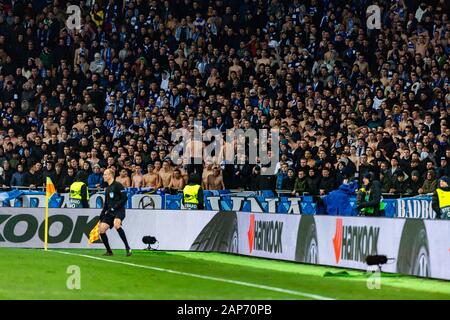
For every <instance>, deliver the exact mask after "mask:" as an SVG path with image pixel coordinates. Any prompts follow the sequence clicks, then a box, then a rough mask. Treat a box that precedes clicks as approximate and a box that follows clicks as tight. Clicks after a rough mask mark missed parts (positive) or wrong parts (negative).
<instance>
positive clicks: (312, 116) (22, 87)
mask: <svg viewBox="0 0 450 320" xmlns="http://www.w3.org/2000/svg"><path fill="white" fill-rule="evenodd" d="M70 4H78V5H79V6H80V7H81V16H82V18H81V29H80V30H77V31H73V30H68V29H67V27H66V25H65V23H66V19H67V16H68V15H67V14H66V6H67V5H70ZM370 4H376V5H378V6H379V7H380V9H381V30H376V29H374V30H368V28H367V25H366V20H367V17H366V8H367V6H368V5H370ZM0 6H1V7H0V12H1V14H0V120H1V121H0V122H1V123H0V166H1V167H0V187H1V188H3V189H4V190H8V189H9V188H11V187H29V188H31V189H33V188H37V187H39V186H42V185H43V184H44V181H45V177H46V176H50V177H51V178H52V180H53V181H54V183H55V185H56V188H57V190H58V191H59V192H67V191H68V189H69V186H70V184H71V183H72V182H73V181H74V177H75V175H76V173H77V172H78V171H80V170H84V171H85V172H86V173H87V174H88V175H89V178H88V185H89V187H90V188H94V189H95V188H101V187H102V186H103V185H104V182H103V178H102V171H103V170H105V169H106V168H113V169H114V170H115V171H116V174H117V176H118V178H117V179H118V180H119V181H120V182H122V183H123V184H124V186H126V187H144V186H145V187H153V188H164V189H166V190H173V191H175V192H176V191H177V190H182V188H183V186H184V185H185V183H186V180H187V177H188V176H189V174H190V173H192V172H193V171H194V170H197V171H198V172H199V173H200V174H201V176H202V179H203V186H204V187H205V189H209V190H217V189H225V188H226V189H234V188H243V189H247V190H267V189H269V190H288V191H289V192H291V193H292V194H294V195H301V194H303V193H305V192H306V193H309V194H313V195H318V194H326V193H328V192H330V191H331V190H333V189H335V188H336V187H337V186H339V184H341V183H342V182H343V181H344V180H345V179H361V177H362V176H364V175H365V174H366V173H367V172H374V173H375V174H376V175H377V176H379V178H380V181H381V183H382V187H383V192H385V193H396V194H400V193H401V194H405V193H407V194H412V195H416V194H426V193H431V192H433V191H434V189H435V188H436V181H437V179H438V178H439V177H440V176H442V175H448V174H449V173H450V144H449V136H450V90H449V88H450V87H449V65H450V64H449V62H450V59H449V56H450V21H449V18H448V12H449V2H448V1H446V0H436V1H427V2H426V3H421V2H418V1H415V0H398V1H397V0H396V1H387V0H385V1H373V2H372V1H364V0H360V1H350V0H349V1H346V0H336V1H331V0H323V1H322V0H321V1H319V0H306V1H300V0H289V1H282V0H229V1H224V0H216V1H206V0H173V1H159V0H126V1H125V0H124V1H113V0H103V1H79V2H78V1H77V2H76V3H74V2H72V3H70V2H69V1H63V0H54V1H49V0H33V1H31V0H18V1H12V0H3V1H0ZM194 120H198V121H202V123H203V127H204V128H205V129H208V128H217V129H219V130H221V131H222V132H225V130H227V129H239V128H242V129H244V130H247V129H249V128H254V129H264V128H266V129H273V128H277V129H279V130H280V133H281V141H280V161H279V163H277V172H276V173H274V174H273V175H266V174H261V171H263V170H264V166H259V165H252V164H249V163H246V164H237V163H230V162H225V163H213V162H212V161H209V160H207V161H204V164H203V165H200V167H201V168H198V166H192V165H186V164H185V165H182V164H180V165H177V164H174V163H172V162H171V160H170V158H169V154H170V152H171V150H172V148H173V146H174V144H175V142H173V141H171V133H172V132H173V131H174V130H176V129H177V128H185V129H192V126H193V123H194Z"/></svg>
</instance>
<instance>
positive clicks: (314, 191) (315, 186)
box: [305, 175, 320, 195]
mask: <svg viewBox="0 0 450 320" xmlns="http://www.w3.org/2000/svg"><path fill="white" fill-rule="evenodd" d="M319 184H320V177H319V176H317V175H315V176H313V177H311V176H308V177H307V178H306V190H305V191H306V192H308V193H310V194H311V195H318V194H319Z"/></svg>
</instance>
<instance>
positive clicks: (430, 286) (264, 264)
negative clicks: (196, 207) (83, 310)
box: [0, 248, 450, 300]
mask: <svg viewBox="0 0 450 320" xmlns="http://www.w3.org/2000/svg"><path fill="white" fill-rule="evenodd" d="M55 251H56V250H55ZM61 251H64V252H66V253H70V255H67V254H62V253H61ZM61 251H60V252H54V251H53V250H49V251H47V252H45V251H43V250H37V249H6V248H2V249H0V270H2V272H1V273H0V299H121V300H122V299H175V300H176V299H245V300H247V299H311V298H313V297H314V296H311V295H318V296H320V297H324V298H333V299H450V282H448V281H438V280H430V279H420V278H414V277H408V276H400V275H392V274H382V277H381V289H379V290H369V289H368V288H367V285H366V280H367V275H365V273H364V272H360V271H354V270H346V271H347V273H348V276H345V277H337V276H334V277H333V276H331V277H330V276H324V275H325V273H327V272H332V273H337V272H342V271H343V270H344V269H337V268H331V267H322V266H312V265H302V264H297V263H291V262H282V261H274V260H266V259H257V258H249V257H241V256H234V255H227V254H221V253H200V252H162V251H151V252H148V251H133V256H131V257H125V255H124V251H121V250H115V255H114V256H113V257H103V256H102V253H103V251H102V250H70V249H66V250H61ZM72 254H82V255H87V256H90V257H95V258H99V259H107V260H111V261H115V262H119V263H110V262H107V261H103V260H97V259H91V258H89V257H86V256H78V255H72ZM122 262H126V263H131V264H135V265H127V264H122ZM70 265H76V266H78V267H79V268H80V271H81V289H80V290H69V289H67V287H66V281H67V279H68V277H69V276H70V274H68V273H67V272H66V271H67V268H68V266H70ZM136 265H138V266H136ZM142 266H147V267H150V268H161V269H165V270H164V271H162V270H155V269H148V268H143V267H142ZM167 270H173V271H177V272H184V273H189V274H196V275H201V276H207V277H212V278H220V279H223V280H224V281H229V280H234V281H240V282H244V283H229V282H224V281H217V279H211V278H207V279H203V278H198V277H193V276H191V275H187V274H176V273H171V272H168V271H167ZM245 284H247V285H245ZM248 284H250V286H249V285H248ZM251 284H255V285H260V286H266V287H268V288H260V287H254V286H251ZM269 289H270V290H269ZM302 294H306V296H303V295H302Z"/></svg>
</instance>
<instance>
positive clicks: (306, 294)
mask: <svg viewBox="0 0 450 320" xmlns="http://www.w3.org/2000/svg"><path fill="white" fill-rule="evenodd" d="M48 252H56V253H62V254H67V255H72V256H79V257H84V258H89V259H93V260H99V261H105V262H110V263H116V264H123V265H126V266H130V267H136V268H143V269H150V270H155V271H160V272H167V273H172V274H178V275H182V276H187V277H194V278H199V279H205V280H212V281H219V282H225V283H231V284H237V285H241V286H246V287H252V288H257V289H263V290H269V291H274V292H280V293H286V294H291V295H295V296H301V297H306V298H311V299H316V300H334V299H333V298H329V297H325V296H321V295H317V294H311V293H305V292H300V291H294V290H288V289H283V288H277V287H270V286H265V285H260V284H255V283H250V282H244V281H238V280H230V279H223V278H217V277H210V276H203V275H200V274H195V273H189V272H182V271H175V270H171V269H164V268H158V267H151V266H146V265H141V264H135V263H131V262H124V261H117V260H109V259H104V258H100V257H94V256H89V255H86V254H81V253H73V252H66V251H58V250H49V251H48Z"/></svg>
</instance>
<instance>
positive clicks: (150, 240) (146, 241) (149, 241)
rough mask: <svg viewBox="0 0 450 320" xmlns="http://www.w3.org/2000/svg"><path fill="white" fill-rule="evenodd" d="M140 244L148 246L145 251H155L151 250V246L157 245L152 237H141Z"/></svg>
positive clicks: (156, 241)
mask: <svg viewBox="0 0 450 320" xmlns="http://www.w3.org/2000/svg"><path fill="white" fill-rule="evenodd" d="M142 242H143V243H144V244H147V245H148V247H147V249H146V250H156V248H152V244H155V243H158V244H159V241H158V240H157V239H156V238H155V237H153V236H144V237H142Z"/></svg>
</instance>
